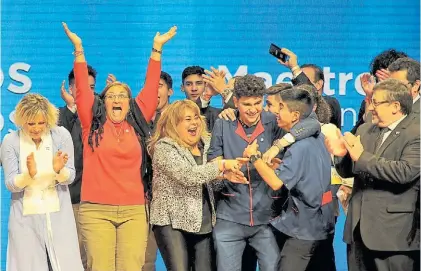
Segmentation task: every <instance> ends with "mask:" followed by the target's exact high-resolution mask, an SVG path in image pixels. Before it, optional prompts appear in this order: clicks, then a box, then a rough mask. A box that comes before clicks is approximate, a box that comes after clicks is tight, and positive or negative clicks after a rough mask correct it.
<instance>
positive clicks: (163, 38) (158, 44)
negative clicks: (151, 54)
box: [153, 26, 177, 51]
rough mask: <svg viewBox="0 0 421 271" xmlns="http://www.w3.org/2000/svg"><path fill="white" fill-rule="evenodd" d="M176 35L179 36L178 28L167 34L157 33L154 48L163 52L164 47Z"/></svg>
mask: <svg viewBox="0 0 421 271" xmlns="http://www.w3.org/2000/svg"><path fill="white" fill-rule="evenodd" d="M175 34H177V27H176V26H173V27H171V28H170V30H169V31H168V32H167V33H165V34H162V35H161V34H160V33H159V32H157V33H156V35H155V37H154V38H153V48H155V49H156V50H159V51H160V50H161V49H162V46H164V44H165V43H167V41H169V40H170V39H172V38H173V37H174V36H175Z"/></svg>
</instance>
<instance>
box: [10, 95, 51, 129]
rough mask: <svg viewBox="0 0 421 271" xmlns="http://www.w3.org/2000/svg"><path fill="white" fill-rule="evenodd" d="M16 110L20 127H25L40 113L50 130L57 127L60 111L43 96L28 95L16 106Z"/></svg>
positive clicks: (16, 117)
mask: <svg viewBox="0 0 421 271" xmlns="http://www.w3.org/2000/svg"><path fill="white" fill-rule="evenodd" d="M15 110H16V111H15V124H16V125H17V126H18V127H23V125H24V124H25V123H27V122H28V121H30V120H32V119H34V118H35V116H36V115H38V114H39V113H41V114H43V115H44V117H45V120H46V123H47V127H48V128H49V129H51V128H54V127H56V126H57V122H58V116H59V110H58V109H57V108H56V107H55V106H54V105H53V104H52V103H50V102H49V101H48V99H47V98H45V97H44V96H42V95H41V94H37V93H29V94H26V95H25V96H24V97H23V98H22V99H21V100H20V101H19V103H18V104H17V105H16V108H15Z"/></svg>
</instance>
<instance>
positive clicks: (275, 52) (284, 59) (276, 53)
mask: <svg viewBox="0 0 421 271" xmlns="http://www.w3.org/2000/svg"><path fill="white" fill-rule="evenodd" d="M269 54H271V55H273V56H274V57H276V58H277V59H279V60H281V61H282V62H284V63H285V62H287V61H288V55H286V54H284V53H282V51H281V48H279V47H278V46H276V45H275V44H273V43H272V44H271V45H270V47H269Z"/></svg>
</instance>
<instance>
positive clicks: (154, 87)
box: [136, 26, 177, 122]
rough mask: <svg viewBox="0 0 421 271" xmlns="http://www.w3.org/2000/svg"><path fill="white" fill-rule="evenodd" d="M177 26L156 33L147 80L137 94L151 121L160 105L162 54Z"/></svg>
mask: <svg viewBox="0 0 421 271" xmlns="http://www.w3.org/2000/svg"><path fill="white" fill-rule="evenodd" d="M176 31H177V27H175V26H173V27H171V29H170V30H169V31H168V32H167V33H165V34H163V35H161V34H159V32H158V33H156V35H155V37H154V42H153V47H152V53H151V58H150V60H149V64H148V70H147V72H146V81H145V85H144V87H143V89H142V90H141V91H140V92H139V94H138V95H137V96H136V103H137V105H138V106H139V108H140V110H141V111H142V114H143V116H144V117H145V119H146V121H147V122H150V121H151V119H152V117H153V115H154V113H155V111H156V107H157V106H158V87H159V78H160V76H161V54H162V48H163V46H164V44H165V43H166V42H167V41H169V40H170V39H172V38H173V37H174V36H175V34H177V32H176Z"/></svg>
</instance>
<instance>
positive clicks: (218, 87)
mask: <svg viewBox="0 0 421 271" xmlns="http://www.w3.org/2000/svg"><path fill="white" fill-rule="evenodd" d="M202 77H203V81H204V82H205V83H207V84H209V85H211V86H212V88H213V89H214V90H215V91H216V92H217V93H219V94H221V93H222V92H223V91H224V89H225V88H227V85H226V82H225V72H224V71H218V70H217V69H215V68H214V67H211V71H209V70H205V74H204V75H203V76H202Z"/></svg>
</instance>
